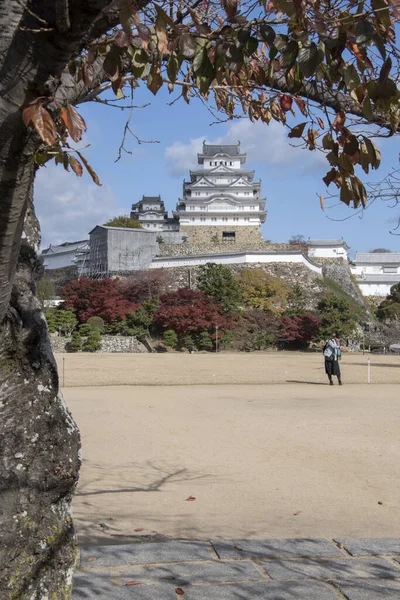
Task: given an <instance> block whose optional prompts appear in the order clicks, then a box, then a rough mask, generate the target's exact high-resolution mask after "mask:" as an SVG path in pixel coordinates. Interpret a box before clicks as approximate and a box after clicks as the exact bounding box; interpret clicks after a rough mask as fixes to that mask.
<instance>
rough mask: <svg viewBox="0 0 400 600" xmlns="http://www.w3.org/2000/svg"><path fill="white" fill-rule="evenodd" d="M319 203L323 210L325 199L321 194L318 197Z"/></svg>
mask: <svg viewBox="0 0 400 600" xmlns="http://www.w3.org/2000/svg"><path fill="white" fill-rule="evenodd" d="M319 204H320V206H321V210H325V199H324V197H323V196H322V195H320V197H319Z"/></svg>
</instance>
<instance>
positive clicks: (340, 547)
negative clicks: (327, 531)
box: [339, 542, 344, 550]
mask: <svg viewBox="0 0 400 600" xmlns="http://www.w3.org/2000/svg"><path fill="white" fill-rule="evenodd" d="M343 548H344V544H343V542H339V550H343Z"/></svg>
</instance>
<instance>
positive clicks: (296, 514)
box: [293, 510, 301, 517]
mask: <svg viewBox="0 0 400 600" xmlns="http://www.w3.org/2000/svg"><path fill="white" fill-rule="evenodd" d="M300 513H301V511H300V510H298V511H297V512H295V513H293V514H294V516H295V517H298V516H299V514H300Z"/></svg>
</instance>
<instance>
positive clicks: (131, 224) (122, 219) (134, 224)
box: [104, 215, 143, 229]
mask: <svg viewBox="0 0 400 600" xmlns="http://www.w3.org/2000/svg"><path fill="white" fill-rule="evenodd" d="M104 225H105V226H106V227H126V228H127V229H143V227H142V224H141V223H140V221H137V220H136V219H132V218H131V217H130V216H129V215H119V216H117V217H113V218H112V219H110V220H109V221H107V223H104Z"/></svg>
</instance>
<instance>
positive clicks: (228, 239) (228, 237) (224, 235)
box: [222, 231, 236, 242]
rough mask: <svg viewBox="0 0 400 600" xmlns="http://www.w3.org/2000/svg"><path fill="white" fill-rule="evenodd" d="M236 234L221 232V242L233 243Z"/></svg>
mask: <svg viewBox="0 0 400 600" xmlns="http://www.w3.org/2000/svg"><path fill="white" fill-rule="evenodd" d="M235 237H236V234H235V232H234V231H223V232H222V241H223V242H234V241H235Z"/></svg>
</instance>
